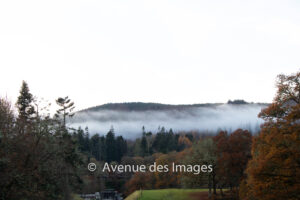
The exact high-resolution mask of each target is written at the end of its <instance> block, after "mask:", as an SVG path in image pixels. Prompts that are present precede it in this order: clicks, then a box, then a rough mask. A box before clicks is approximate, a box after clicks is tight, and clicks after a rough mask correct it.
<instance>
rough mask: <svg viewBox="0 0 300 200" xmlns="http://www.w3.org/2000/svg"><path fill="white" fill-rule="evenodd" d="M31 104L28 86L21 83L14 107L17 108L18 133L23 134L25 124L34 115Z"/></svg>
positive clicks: (31, 98)
mask: <svg viewBox="0 0 300 200" xmlns="http://www.w3.org/2000/svg"><path fill="white" fill-rule="evenodd" d="M32 102H33V96H32V94H31V93H30V91H29V87H28V84H27V83H26V82H25V81H23V82H22V86H21V90H20V95H19V97H18V100H17V103H16V107H17V108H18V112H19V115H18V119H17V122H18V127H19V129H20V132H22V133H24V132H25V127H26V124H27V123H28V122H29V120H31V119H32V117H33V114H34V113H35V111H34V107H33V105H32Z"/></svg>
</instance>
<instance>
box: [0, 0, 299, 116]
mask: <svg viewBox="0 0 300 200" xmlns="http://www.w3.org/2000/svg"><path fill="white" fill-rule="evenodd" d="M299 55H300V1H297V0H294V1H291V0H282V1H277V0H270V1H263V0H258V1H255V0H253V1H231V0H228V1H223V0H220V1H214V0H207V1H200V0H195V1H190V0H184V1H183V0H182V1H176V0H172V1H163V0H159V1H155V0H151V1H142V0H137V1H121V0H120V1H117V0H115V1H100V0H82V1H77V0H71V1H63V0H59V1H55V0H52V1H40V0H37V1H30V0H28V1H23V0H22V1H14V0H10V1H0V69H1V71H0V73H1V78H0V96H2V97H7V98H8V99H10V100H11V101H13V102H15V101H16V98H17V96H18V92H19V89H20V86H21V82H22V80H25V81H27V83H28V84H29V88H30V90H31V92H32V93H33V94H34V95H35V96H38V97H39V98H45V99H47V100H49V101H50V102H53V101H54V99H55V98H57V97H59V96H69V97H70V98H71V99H72V100H73V101H74V102H75V104H76V109H77V110H80V109H83V108H87V107H91V106H95V105H100V104H104V103H108V102H137V101H141V102H159V103H169V104H192V103H206V102H211V103H214V102H227V101H228V100H229V99H245V100H247V101H249V102H271V101H272V99H273V97H274V95H275V92H276V88H275V78H276V76H277V75H278V74H280V73H285V74H290V73H293V72H296V71H298V70H299V69H300V56H299Z"/></svg>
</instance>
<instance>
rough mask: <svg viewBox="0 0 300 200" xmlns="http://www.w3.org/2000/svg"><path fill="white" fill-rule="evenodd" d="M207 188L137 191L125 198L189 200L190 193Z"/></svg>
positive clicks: (133, 199) (132, 199) (131, 199)
mask: <svg viewBox="0 0 300 200" xmlns="http://www.w3.org/2000/svg"><path fill="white" fill-rule="evenodd" d="M204 191H207V189H162V190H143V191H142V194H140V191H135V192H134V193H132V194H131V195H129V196H128V197H127V198H126V199H125V200H170V199H172V200H187V199H189V194H191V193H194V192H204Z"/></svg>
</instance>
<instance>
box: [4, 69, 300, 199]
mask: <svg viewBox="0 0 300 200" xmlns="http://www.w3.org/2000/svg"><path fill="white" fill-rule="evenodd" d="M276 84H277V88H278V90H277V94H276V97H275V98H274V101H273V103H272V104H270V105H269V106H268V107H267V108H266V109H264V110H262V111H261V113H260V114H259V117H261V118H262V119H264V120H265V123H264V124H263V125H262V127H261V131H260V132H259V133H251V132H249V130H243V129H237V130H235V131H232V132H227V131H224V130H220V131H218V132H217V133H215V134H201V133H198V132H176V133H174V132H173V130H172V129H170V130H166V129H165V128H164V127H159V128H158V130H157V131H156V132H149V131H147V129H146V128H147V127H141V134H140V137H139V138H136V139H135V140H126V139H125V138H123V137H122V136H117V135H118V134H117V133H115V131H114V128H113V127H112V128H111V129H110V130H108V132H107V134H105V135H99V134H93V135H91V134H90V133H89V130H88V127H86V128H81V127H78V128H77V129H74V128H70V127H69V126H68V123H67V122H68V119H69V118H71V117H72V116H73V115H74V114H76V113H74V112H73V109H74V107H75V106H74V103H73V102H72V101H71V100H70V99H69V98H68V97H63V98H62V97H60V98H58V99H57V100H56V103H57V105H58V106H59V109H58V110H57V112H56V114H55V115H54V116H50V114H49V113H48V108H49V106H50V105H47V104H46V106H42V105H45V103H41V102H40V101H39V100H38V99H37V98H35V97H34V96H33V94H31V93H30V90H29V87H28V85H27V83H26V82H23V83H22V87H21V90H20V95H19V97H18V100H17V102H16V104H15V105H13V104H12V103H11V102H9V101H8V100H7V99H5V98H0V188H1V189H0V199H3V200H4V199H5V200H8V199H24V200H25V199H28V200H34V199H65V200H68V199H72V195H73V194H75V193H77V194H79V193H92V192H96V191H100V190H102V189H105V188H114V189H116V190H118V191H121V192H122V193H124V194H125V195H128V194H130V193H131V192H133V191H135V190H140V189H155V188H209V196H210V197H211V198H215V197H218V198H219V199H220V198H222V196H224V195H225V194H224V193H228V192H230V194H231V198H234V199H249V200H256V199H257V200H259V199H300V190H299V188H300V181H299V180H300V159H299V158H300V124H299V118H300V72H298V73H296V74H292V75H279V76H278V79H277V82H276ZM228 103H233V104H244V103H246V102H244V101H243V100H238V101H230V102H228ZM151 105H152V104H151ZM152 106H155V105H152ZM168 108H169V107H168ZM120 109H127V108H120ZM228 117H230V116H228ZM89 162H95V163H97V166H98V168H100V166H103V164H104V163H105V162H108V163H112V164H131V165H133V164H136V165H140V164H145V165H150V164H153V162H156V163H157V164H162V165H171V163H172V162H175V163H178V164H186V165H188V164H191V165H198V164H211V165H213V171H212V172H211V173H200V174H193V173H178V172H172V171H169V172H166V173H158V172H157V173H156V172H155V173H150V172H146V173H135V174H133V173H123V174H118V173H104V172H102V171H101V170H97V171H95V172H89V171H88V170H87V164H88V163H89Z"/></svg>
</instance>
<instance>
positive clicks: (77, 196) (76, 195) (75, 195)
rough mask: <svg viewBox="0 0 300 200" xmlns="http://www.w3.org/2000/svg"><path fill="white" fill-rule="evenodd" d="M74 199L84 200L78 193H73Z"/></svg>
mask: <svg viewBox="0 0 300 200" xmlns="http://www.w3.org/2000/svg"><path fill="white" fill-rule="evenodd" d="M73 200H83V199H82V198H80V196H79V195H78V194H73Z"/></svg>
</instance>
